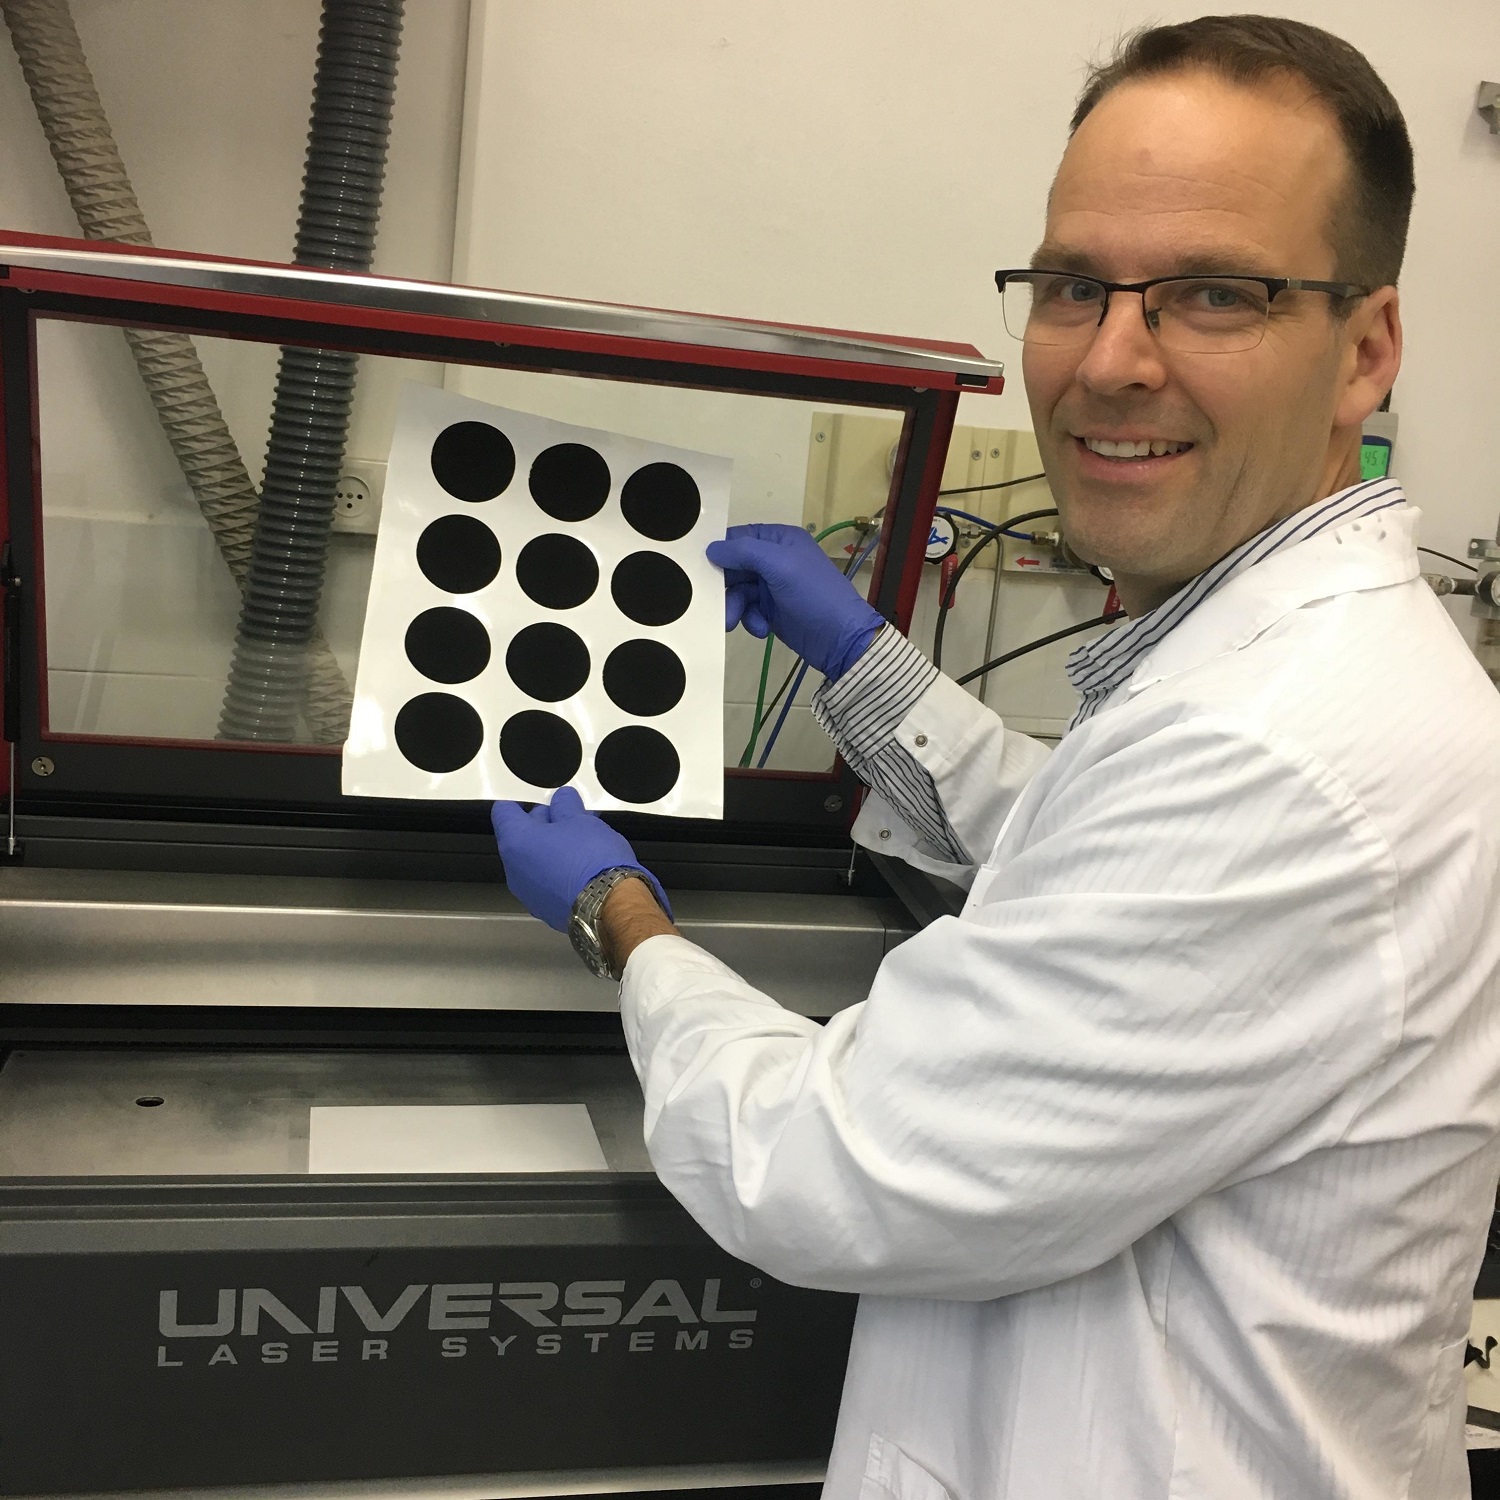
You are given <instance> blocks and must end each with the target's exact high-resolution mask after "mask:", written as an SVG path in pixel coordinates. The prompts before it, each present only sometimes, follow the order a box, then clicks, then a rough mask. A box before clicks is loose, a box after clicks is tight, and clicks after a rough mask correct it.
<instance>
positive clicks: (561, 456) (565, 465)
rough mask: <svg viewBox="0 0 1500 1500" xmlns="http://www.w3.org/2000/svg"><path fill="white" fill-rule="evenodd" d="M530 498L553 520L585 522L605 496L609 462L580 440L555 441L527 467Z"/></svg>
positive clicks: (606, 495)
mask: <svg viewBox="0 0 1500 1500" xmlns="http://www.w3.org/2000/svg"><path fill="white" fill-rule="evenodd" d="M528 483H529V484H530V486H531V498H532V499H533V500H535V501H536V503H537V504H538V505H540V506H541V508H542V509H543V510H544V511H546V512H547V514H548V515H549V516H551V517H552V519H553V520H554V521H587V520H588V518H589V517H590V516H596V515H598V514H599V512H600V511H601V510H602V509H603V508H604V502H605V501H606V500H608V499H609V485H610V478H609V465H608V464H607V463H605V461H604V455H603V454H602V453H600V452H599V451H598V450H597V449H595V448H590V447H587V446H586V445H585V444H583V443H555V444H553V446H552V447H550V448H544V449H543V450H542V451H541V452H540V453H538V454H537V456H536V462H535V463H533V464H532V466H531V477H530V479H529V480H528Z"/></svg>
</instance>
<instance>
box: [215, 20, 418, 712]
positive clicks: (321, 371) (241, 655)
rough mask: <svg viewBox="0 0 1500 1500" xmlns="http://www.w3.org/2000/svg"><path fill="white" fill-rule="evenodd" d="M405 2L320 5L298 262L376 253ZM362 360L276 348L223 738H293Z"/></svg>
mask: <svg viewBox="0 0 1500 1500" xmlns="http://www.w3.org/2000/svg"><path fill="white" fill-rule="evenodd" d="M401 12H402V0H324V5H323V22H322V27H321V30H320V32H319V36H318V62H317V73H316V77H315V80H314V84H313V105H312V120H311V124H310V126H309V131H308V144H307V165H306V168H305V170H304V174H303V185H302V204H301V210H300V214H299V217H298V223H297V242H296V252H295V260H296V263H297V264H298V265H304V266H319V267H322V268H325V269H330V270H341V271H363V270H368V269H369V267H370V263H371V261H372V259H373V257H374V250H375V232H376V227H377V224H378V221H379V217H380V197H381V192H382V189H383V186H384V181H385V158H386V147H387V143H388V141H389V138H390V125H391V106H392V103H393V100H394V97H395V89H396V64H397V59H398V56H399V52H400V43H401V19H402V17H401ZM355 364H356V356H354V355H352V354H346V353H344V352H342V351H340V350H332V349H300V348H294V347H291V346H288V347H285V348H283V350H282V351H281V367H280V370H279V371H278V374H277V378H276V397H275V401H274V403H273V406H272V414H271V438H270V444H269V447H268V449H267V452H266V473H265V479H264V481H263V483H262V486H261V500H260V509H259V511H258V513H257V515H256V522H255V538H254V543H253V546H252V549H251V555H250V567H249V571H248V573H247V576H246V580H245V593H244V600H243V604H242V607H241V610H240V622H239V629H238V631H237V632H236V636H235V645H234V657H233V660H232V662H231V664H230V669H229V683H228V686H227V688H226V689H225V694H224V706H223V710H222V712H221V714H220V718H219V735H220V737H221V738H223V739H233V740H271V741H283V742H284V741H287V740H291V739H294V738H295V737H296V733H297V716H298V709H299V707H300V705H301V703H302V700H303V696H304V692H305V687H306V682H307V673H308V648H309V645H310V643H311V642H312V640H313V638H314V633H315V631H316V628H317V618H318V606H319V602H320V599H321V596H322V591H323V578H324V572H325V568H326V564H327V557H328V536H329V532H330V530H331V529H332V526H333V513H334V489H335V487H336V484H337V481H338V476H339V470H340V467H341V466H342V464H343V458H344V444H345V440H346V439H347V436H348V431H349V409H350V406H351V404H352V402H353V398H354V375H355Z"/></svg>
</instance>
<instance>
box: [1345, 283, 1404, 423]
mask: <svg viewBox="0 0 1500 1500" xmlns="http://www.w3.org/2000/svg"><path fill="white" fill-rule="evenodd" d="M1400 369H1401V294H1400V293H1399V292H1398V291H1397V290H1396V288H1395V287H1393V286H1383V287H1380V288H1378V289H1377V290H1375V291H1373V292H1371V293H1370V295H1369V296H1368V297H1365V298H1364V299H1363V300H1361V302H1360V303H1359V305H1358V306H1357V307H1356V308H1355V309H1354V311H1353V312H1352V313H1350V314H1349V317H1348V319H1347V320H1346V322H1345V323H1344V329H1343V357H1342V359H1341V360H1340V368H1339V391H1338V400H1337V402H1336V404H1335V406H1334V415H1333V425H1334V426H1335V427H1344V428H1349V427H1359V426H1362V425H1363V423H1364V420H1365V418H1366V417H1368V416H1369V415H1370V413H1371V412H1373V411H1376V410H1378V409H1379V407H1380V403H1381V402H1382V401H1384V400H1385V398H1386V396H1387V394H1388V393H1389V392H1390V389H1391V387H1392V386H1393V385H1395V383H1396V375H1397V372H1398V371H1399V370H1400Z"/></svg>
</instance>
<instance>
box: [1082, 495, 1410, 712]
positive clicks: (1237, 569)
mask: <svg viewBox="0 0 1500 1500" xmlns="http://www.w3.org/2000/svg"><path fill="white" fill-rule="evenodd" d="M1405 503H1406V496H1405V495H1404V494H1403V493H1402V491H1401V486H1400V485H1399V484H1396V483H1394V482H1393V481H1391V480H1389V479H1374V480H1368V481H1366V482H1365V483H1363V484H1356V485H1351V486H1350V487H1349V488H1348V489H1346V490H1340V491H1339V492H1338V493H1337V494H1336V495H1330V496H1329V497H1328V498H1327V499H1326V500H1320V501H1318V503H1317V504H1316V505H1309V506H1307V507H1306V508H1305V509H1303V510H1299V511H1296V512H1294V513H1293V514H1292V515H1290V516H1287V517H1286V518H1285V519H1284V520H1281V521H1277V522H1276V524H1275V525H1274V526H1270V527H1267V529H1266V530H1265V531H1262V532H1260V533H1259V534H1258V535H1256V536H1253V537H1251V538H1250V540H1249V541H1248V542H1243V543H1241V544H1240V546H1238V547H1236V548H1235V549H1234V551H1233V552H1230V553H1228V554H1227V555H1226V556H1224V557H1221V558H1220V559H1219V561H1218V562H1216V563H1215V564H1214V565H1213V566H1212V567H1211V568H1209V569H1207V570H1206V571H1204V572H1202V573H1200V574H1199V575H1198V576H1197V577H1196V578H1195V579H1193V580H1192V582H1191V583H1185V584H1184V585H1183V586H1182V587H1181V588H1180V589H1178V591H1177V592H1176V593H1175V594H1173V595H1172V597H1171V598H1170V599H1168V600H1166V602H1165V603H1163V604H1158V605H1157V606H1156V608H1155V609H1153V610H1151V611H1149V612H1148V613H1146V614H1144V615H1141V616H1140V617H1139V618H1137V619H1134V620H1131V621H1130V622H1129V623H1128V624H1125V625H1121V626H1120V627H1119V628H1118V629H1116V630H1111V631H1108V632H1107V633H1105V634H1104V635H1101V636H1097V637H1095V638H1094V639H1093V640H1091V641H1089V642H1088V643H1087V644H1085V645H1082V646H1080V647H1079V648H1078V649H1077V650H1076V651H1074V652H1073V654H1072V655H1071V656H1070V657H1069V658H1068V664H1067V672H1068V679H1069V681H1071V682H1072V684H1073V686H1074V688H1075V689H1076V690H1077V691H1078V693H1079V695H1080V697H1081V699H1082V701H1081V702H1080V703H1079V705H1078V710H1077V712H1076V713H1075V714H1074V715H1073V721H1072V723H1071V724H1070V725H1069V726H1068V727H1069V728H1070V729H1071V728H1073V727H1075V726H1076V725H1078V724H1081V723H1083V721H1084V720H1085V719H1088V718H1091V717H1092V716H1093V715H1094V713H1095V712H1096V711H1097V710H1098V709H1099V708H1101V707H1102V706H1103V704H1104V702H1105V700H1106V699H1107V698H1108V697H1109V695H1110V694H1111V693H1112V692H1113V691H1114V690H1115V689H1116V688H1117V687H1119V685H1120V684H1121V683H1122V682H1124V681H1125V680H1126V679H1127V678H1128V677H1129V676H1130V674H1131V673H1132V672H1133V671H1134V670H1135V667H1136V665H1137V663H1138V662H1139V661H1140V659H1141V658H1142V657H1143V656H1144V655H1145V654H1146V653H1147V652H1148V651H1149V650H1150V649H1151V648H1152V647H1153V646H1155V645H1156V644H1157V643H1158V642H1160V641H1161V640H1162V639H1164V638H1165V637H1166V636H1167V635H1168V634H1170V633H1171V632H1172V631H1173V630H1175V629H1176V628H1177V627H1178V626H1179V625H1180V624H1181V623H1182V622H1183V621H1184V620H1185V619H1187V617H1188V616H1189V615H1190V614H1192V613H1193V611H1194V610H1195V609H1197V608H1198V606H1199V605H1200V604H1202V603H1203V601H1204V600H1205V599H1207V598H1208V597H1209V596H1210V595H1212V594H1214V593H1217V592H1218V590H1219V589H1221V588H1223V586H1224V585H1225V584H1226V583H1228V582H1229V580H1230V579H1231V578H1237V577H1238V576H1239V575H1240V574H1241V573H1244V572H1246V571H1247V570H1249V569H1250V568H1253V567H1254V566H1255V565H1256V564H1257V563H1260V562H1264V561H1265V560H1266V558H1268V557H1270V556H1271V554H1272V553H1274V552H1280V551H1282V550H1283V549H1285V548H1287V547H1294V546H1296V545H1297V544H1298V543H1299V542H1305V541H1307V540H1308V538H1309V537H1314V536H1317V535H1318V533H1319V532H1322V531H1327V530H1328V529H1329V528H1331V527H1334V526H1340V525H1342V524H1343V523H1344V522H1346V521H1354V520H1358V519H1359V518H1360V517H1362V516H1372V515H1374V514H1376V512H1378V511H1382V510H1389V509H1391V508H1392V507H1393V506H1397V505H1404V504H1405Z"/></svg>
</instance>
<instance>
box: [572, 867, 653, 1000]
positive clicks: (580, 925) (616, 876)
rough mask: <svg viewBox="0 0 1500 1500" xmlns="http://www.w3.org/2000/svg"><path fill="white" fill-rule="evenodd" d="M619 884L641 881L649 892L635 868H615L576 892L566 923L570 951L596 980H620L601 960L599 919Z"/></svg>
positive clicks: (643, 877)
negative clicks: (571, 948) (606, 902)
mask: <svg viewBox="0 0 1500 1500" xmlns="http://www.w3.org/2000/svg"><path fill="white" fill-rule="evenodd" d="M623 880H641V881H645V884H646V888H647V889H648V890H650V889H651V882H650V881H649V880H647V879H646V873H645V871H644V870H642V869H641V867H640V866H639V865H616V866H614V868H612V869H609V870H604V871H602V872H601V873H600V874H598V875H596V876H594V878H593V879H592V880H591V881H589V883H588V884H587V885H586V886H584V888H583V889H582V890H581V891H579V893H578V898H577V900H575V901H574V902H573V914H572V916H571V917H570V918H569V919H568V938H569V940H570V941H571V942H572V944H573V951H574V952H575V953H576V954H577V955H578V956H579V958H581V959H582V960H583V961H584V963H585V964H587V965H588V968H589V971H590V973H592V974H594V975H596V976H597V977H598V978H600V979H619V977H620V975H619V973H618V972H617V971H616V970H615V969H614V968H613V967H612V966H611V965H610V962H609V960H608V959H607V958H606V957H605V954H604V943H603V939H602V935H601V933H600V931H599V916H600V913H601V912H602V911H603V910H604V903H605V901H606V900H607V899H608V897H609V893H610V892H611V891H612V890H614V888H615V887H616V886H617V885H619V884H620V882H621V881H623ZM651 894H652V897H653V898H654V897H655V895H656V893H655V891H652V892H651Z"/></svg>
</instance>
